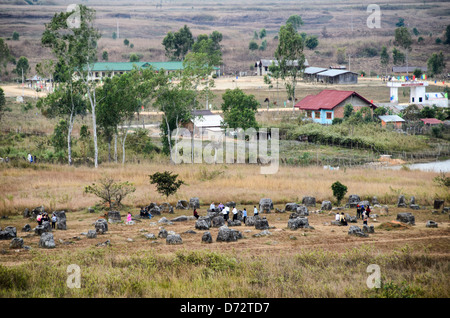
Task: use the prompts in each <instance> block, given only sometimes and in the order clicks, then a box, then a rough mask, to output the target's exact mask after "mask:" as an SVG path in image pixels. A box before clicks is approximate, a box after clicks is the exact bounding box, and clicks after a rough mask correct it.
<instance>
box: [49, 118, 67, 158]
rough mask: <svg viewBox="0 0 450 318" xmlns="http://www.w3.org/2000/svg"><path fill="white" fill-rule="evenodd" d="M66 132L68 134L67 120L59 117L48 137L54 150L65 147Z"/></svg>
mask: <svg viewBox="0 0 450 318" xmlns="http://www.w3.org/2000/svg"><path fill="white" fill-rule="evenodd" d="M67 134H68V124H67V121H65V120H64V119H61V120H60V121H59V123H58V124H56V126H55V129H54V131H53V135H52V137H51V139H50V142H51V144H52V146H53V147H54V148H55V150H56V151H62V150H64V149H66V147H67V143H66V142H67Z"/></svg>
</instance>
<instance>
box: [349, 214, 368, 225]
mask: <svg viewBox="0 0 450 318" xmlns="http://www.w3.org/2000/svg"><path fill="white" fill-rule="evenodd" d="M371 216H372V215H371ZM345 218H346V219H347V222H348V223H358V219H357V218H356V216H350V215H348V214H346V215H345Z"/></svg>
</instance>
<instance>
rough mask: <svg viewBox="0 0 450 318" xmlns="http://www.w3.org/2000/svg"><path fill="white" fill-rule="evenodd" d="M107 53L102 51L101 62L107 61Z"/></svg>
mask: <svg viewBox="0 0 450 318" xmlns="http://www.w3.org/2000/svg"><path fill="white" fill-rule="evenodd" d="M108 58H109V57H108V52H107V51H103V53H102V60H103V61H108Z"/></svg>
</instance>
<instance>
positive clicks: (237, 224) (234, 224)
mask: <svg viewBox="0 0 450 318" xmlns="http://www.w3.org/2000/svg"><path fill="white" fill-rule="evenodd" d="M227 224H228V226H241V225H242V223H241V221H239V220H235V221H233V220H232V219H231V220H228V222H227Z"/></svg>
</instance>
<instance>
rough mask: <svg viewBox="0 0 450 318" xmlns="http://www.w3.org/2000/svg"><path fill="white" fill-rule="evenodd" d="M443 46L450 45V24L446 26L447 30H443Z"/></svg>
mask: <svg viewBox="0 0 450 318" xmlns="http://www.w3.org/2000/svg"><path fill="white" fill-rule="evenodd" d="M444 44H449V45H450V24H449V25H447V28H446V29H445V35H444Z"/></svg>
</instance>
